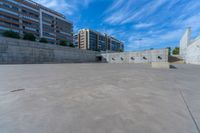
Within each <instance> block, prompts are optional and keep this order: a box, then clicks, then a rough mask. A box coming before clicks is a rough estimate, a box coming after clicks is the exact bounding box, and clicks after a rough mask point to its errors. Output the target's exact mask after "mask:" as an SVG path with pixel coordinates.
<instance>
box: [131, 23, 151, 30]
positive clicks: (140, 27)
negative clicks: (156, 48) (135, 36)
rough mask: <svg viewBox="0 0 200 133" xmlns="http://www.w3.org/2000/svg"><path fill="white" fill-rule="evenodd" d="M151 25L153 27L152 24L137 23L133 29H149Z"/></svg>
mask: <svg viewBox="0 0 200 133" xmlns="http://www.w3.org/2000/svg"><path fill="white" fill-rule="evenodd" d="M153 25H154V23H139V24H136V25H135V26H134V27H135V28H136V29H143V28H149V27H151V26H153Z"/></svg>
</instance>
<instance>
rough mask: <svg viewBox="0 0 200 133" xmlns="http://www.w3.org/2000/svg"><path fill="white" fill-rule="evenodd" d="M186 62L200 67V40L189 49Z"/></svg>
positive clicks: (195, 41)
mask: <svg viewBox="0 0 200 133" xmlns="http://www.w3.org/2000/svg"><path fill="white" fill-rule="evenodd" d="M186 53H187V54H186V58H185V62H186V63H187V64H198V65H200V38H198V39H196V40H194V41H193V42H192V43H191V44H190V45H189V46H188V48H187V51H186Z"/></svg>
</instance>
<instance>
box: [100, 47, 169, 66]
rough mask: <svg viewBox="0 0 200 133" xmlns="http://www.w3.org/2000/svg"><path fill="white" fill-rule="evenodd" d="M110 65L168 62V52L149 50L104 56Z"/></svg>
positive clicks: (165, 50) (164, 50)
mask: <svg viewBox="0 0 200 133" xmlns="http://www.w3.org/2000/svg"><path fill="white" fill-rule="evenodd" d="M102 56H103V58H104V59H105V61H106V62H109V63H151V62H168V50H167V49H160V50H147V51H142V52H124V53H105V54H102Z"/></svg>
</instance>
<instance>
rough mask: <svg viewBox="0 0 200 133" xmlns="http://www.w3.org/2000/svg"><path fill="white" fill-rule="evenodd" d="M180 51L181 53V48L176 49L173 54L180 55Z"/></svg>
mask: <svg viewBox="0 0 200 133" xmlns="http://www.w3.org/2000/svg"><path fill="white" fill-rule="evenodd" d="M179 51H180V48H179V47H175V48H174V50H173V54H174V55H178V54H179Z"/></svg>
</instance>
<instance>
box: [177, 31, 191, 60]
mask: <svg viewBox="0 0 200 133" xmlns="http://www.w3.org/2000/svg"><path fill="white" fill-rule="evenodd" d="M190 36H191V28H188V29H187V30H186V31H185V33H184V35H183V37H182V38H181V40H180V55H181V57H182V58H183V59H185V56H186V51H187V48H188V46H189V45H190Z"/></svg>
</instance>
